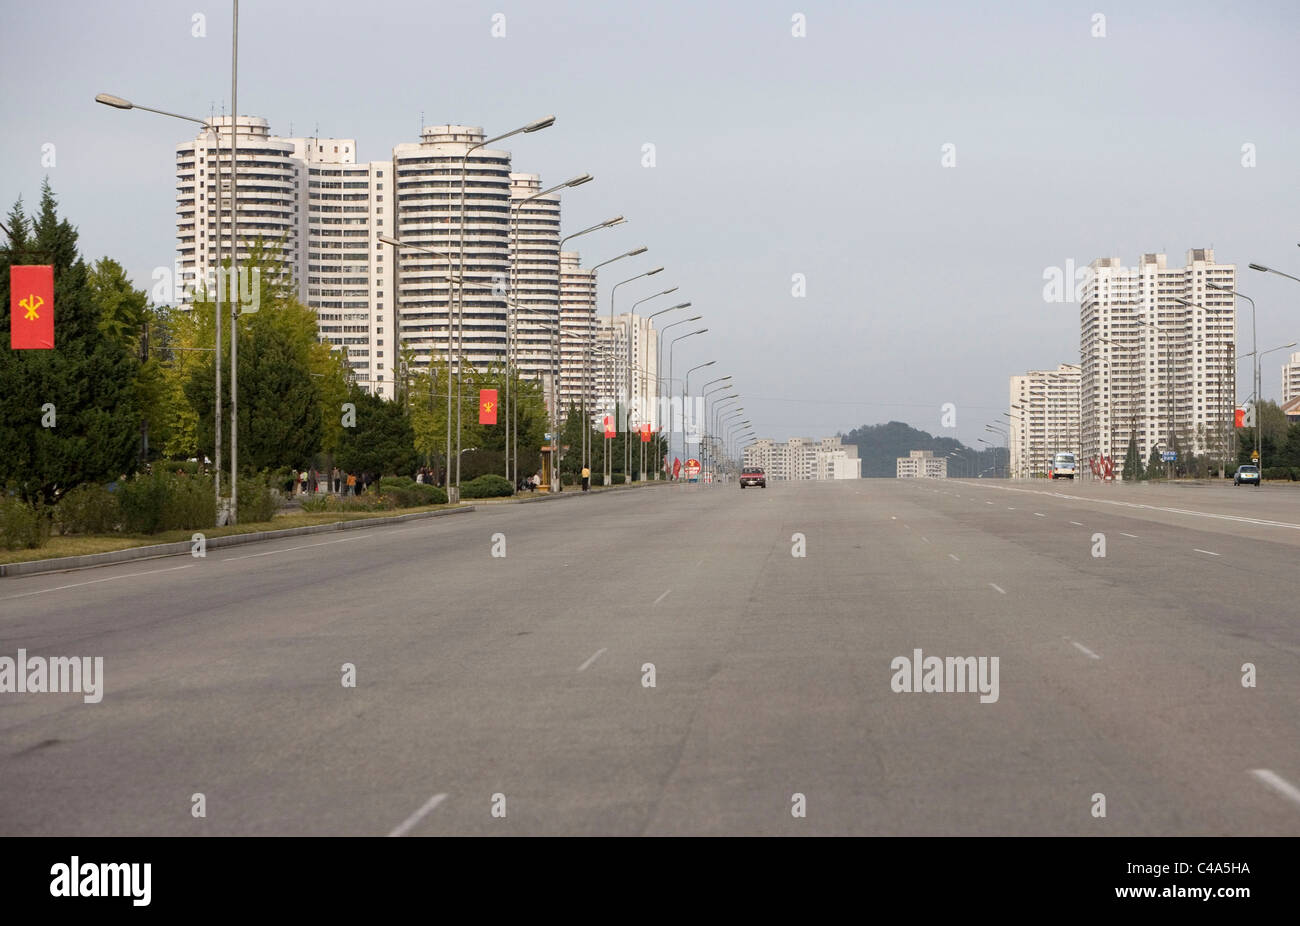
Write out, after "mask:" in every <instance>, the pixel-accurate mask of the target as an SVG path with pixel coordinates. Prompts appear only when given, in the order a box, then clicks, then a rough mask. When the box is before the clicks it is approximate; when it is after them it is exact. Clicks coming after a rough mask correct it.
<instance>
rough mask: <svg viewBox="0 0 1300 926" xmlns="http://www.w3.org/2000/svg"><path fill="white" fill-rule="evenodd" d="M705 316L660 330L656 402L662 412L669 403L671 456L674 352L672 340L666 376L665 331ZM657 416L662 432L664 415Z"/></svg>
mask: <svg viewBox="0 0 1300 926" xmlns="http://www.w3.org/2000/svg"><path fill="white" fill-rule="evenodd" d="M689 304H690V303H683V305H689ZM703 317H704V316H703V315H692V316H691V317H690V318H683V319H680V320H679V321H675V322H672V323H671V324H667V325H664V326H663V328H661V329H660V331H659V340H658V341H657V342H656V343H655V349H656V352H657V356H656V357H655V402H656V404H657V405H658V406H659V409H658V412H662V411H663V410H664V405H665V403H666V404H667V405H668V446H667V447H666V448H665V449H666V450H667V451H668V455H669V456H671V455H672V434H673V403H672V388H673V386H672V382H671V377H672V353H673V352H672V342H671V341H669V342H668V377H665V376H664V373H663V371H664V333H665V332H666V331H667V330H668V329H669V328H675V327H677V326H678V325H685V324H686V323H688V322H697V321H699V320H700V319H701V318H703ZM665 382H667V383H668V387H667V388H666V389H662V392H663V395H662V397H661V396H660V391H661V387H662V386H663V384H664V383H665ZM655 417H656V418H657V419H660V424H659V430H660V432H662V431H663V423H662V418H663V416H662V415H661V414H656V415H655Z"/></svg>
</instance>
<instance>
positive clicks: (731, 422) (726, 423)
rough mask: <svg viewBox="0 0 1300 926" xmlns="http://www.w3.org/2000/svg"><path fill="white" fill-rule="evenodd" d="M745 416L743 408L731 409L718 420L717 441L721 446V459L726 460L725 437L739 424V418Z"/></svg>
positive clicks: (727, 455) (727, 453) (727, 456)
mask: <svg viewBox="0 0 1300 926" xmlns="http://www.w3.org/2000/svg"><path fill="white" fill-rule="evenodd" d="M744 414H745V408H744V406H740V407H737V408H732V409H729V410H728V411H727V413H726V414H725V415H723V416H721V417H720V418H719V419H718V441H719V443H720V444H721V445H722V459H723V460H724V461H725V460H728V458H729V451H728V448H727V437H728V435H729V433H730V430H731V429H732V428H734V427H735V426H736V425H738V424H739V423H740V421H741V420H742V419H741V416H742V415H744Z"/></svg>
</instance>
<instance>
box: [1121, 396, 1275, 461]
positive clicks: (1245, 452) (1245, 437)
mask: <svg viewBox="0 0 1300 926" xmlns="http://www.w3.org/2000/svg"><path fill="white" fill-rule="evenodd" d="M1256 415H1257V416H1258V418H1257V420H1258V422H1259V449H1260V461H1261V462H1262V463H1263V466H1264V471H1265V474H1266V475H1268V474H1270V473H1271V474H1272V477H1271V478H1291V479H1294V478H1300V476H1297V475H1291V472H1292V471H1297V472H1300V424H1291V423H1290V422H1289V421H1288V420H1287V417H1286V413H1285V412H1283V411H1282V408H1281V406H1279V405H1278V404H1277V403H1276V402H1273V401H1271V400H1265V401H1263V402H1260V403H1259V404H1258V405H1257V406H1256ZM1235 430H1236V433H1235V443H1236V454H1235V456H1236V463H1235V465H1234V464H1231V463H1229V464H1228V465H1227V466H1226V472H1227V473H1228V474H1229V475H1231V474H1232V473H1233V472H1234V471H1235V467H1236V466H1240V465H1241V464H1243V463H1250V462H1251V453H1252V452H1253V451H1254V449H1255V428H1237V429H1235ZM1172 449H1173V450H1174V451H1175V452H1176V453H1178V460H1177V461H1176V462H1175V463H1174V464H1173V467H1172V470H1173V473H1174V475H1175V476H1192V477H1198V478H1205V477H1210V476H1217V475H1218V472H1219V469H1220V466H1221V464H1223V463H1224V462H1225V461H1224V460H1223V458H1222V455H1220V454H1213V453H1210V454H1204V455H1199V456H1196V455H1188V454H1186V453H1184V452H1182V451H1180V449H1179V448H1178V447H1177V445H1176V444H1175V446H1174V447H1173V448H1172ZM1170 469H1171V467H1170V464H1168V463H1165V462H1164V461H1163V460H1161V459H1160V450H1159V449H1157V448H1152V450H1151V454H1150V457H1149V458H1148V459H1147V461H1146V462H1145V464H1144V463H1143V461H1142V456H1141V454H1140V453H1139V452H1138V441H1137V434H1136V433H1130V434H1129V441H1128V450H1127V452H1126V453H1125V454H1124V467H1123V470H1122V472H1121V476H1122V478H1123V479H1125V480H1126V481H1132V480H1141V479H1162V478H1164V477H1165V476H1167V475H1168V474H1169V472H1170ZM1283 473H1285V474H1286V475H1283Z"/></svg>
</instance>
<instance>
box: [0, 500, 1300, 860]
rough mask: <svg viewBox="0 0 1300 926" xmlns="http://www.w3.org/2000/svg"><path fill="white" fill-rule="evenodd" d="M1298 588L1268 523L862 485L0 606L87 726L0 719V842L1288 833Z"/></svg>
mask: <svg viewBox="0 0 1300 926" xmlns="http://www.w3.org/2000/svg"><path fill="white" fill-rule="evenodd" d="M494 553H495V554H504V555H494ZM1101 553H1104V555H1100V554H1101ZM799 554H801V555H799ZM1298 567H1300V492H1295V491H1288V490H1287V489H1285V488H1281V487H1277V488H1274V487H1265V488H1263V489H1258V490H1257V489H1253V488H1242V489H1238V490H1236V491H1235V492H1234V491H1233V490H1232V489H1231V488H1230V487H1227V486H1209V487H1203V488H1194V487H1188V488H1182V487H1154V486H1139V487H1131V486H1098V485H1095V484H1092V485H1087V484H1080V485H1074V484H1070V483H1065V484H1056V483H1052V484H1048V483H1043V482H1035V483H1025V484H1011V483H1007V482H1002V481H997V482H994V481H990V480H975V481H958V480H946V481H942V480H940V481H933V480H920V481H910V482H899V481H895V480H860V481H851V482H839V483H802V484H778V485H774V486H772V487H771V488H769V489H767V490H759V489H755V490H745V491H740V490H738V489H737V488H736V487H735V485H734V484H733V485H730V486H655V487H650V488H647V489H644V490H640V491H633V492H619V493H608V494H597V495H590V496H586V497H582V496H578V497H567V498H563V499H556V500H553V501H548V502H544V503H540V504H501V505H486V506H483V507H481V508H480V509H479V510H478V511H476V512H473V513H470V514H466V515H459V516H456V517H451V518H440V519H433V520H429V521H424V522H417V523H413V524H406V525H403V526H401V527H388V528H384V527H380V528H373V529H365V530H358V531H352V532H348V533H347V534H346V535H345V536H341V537H333V538H331V537H321V536H310V537H297V538H292V539H286V540H282V541H276V542H273V543H267V544H254V545H249V546H243V547H238V548H228V549H224V550H216V551H212V552H210V553H209V555H208V556H207V557H206V558H204V559H193V558H191V557H173V558H166V559H157V560H148V561H144V562H136V563H131V564H125V565H121V566H116V567H110V568H103V569H95V570H86V571H81V572H74V573H66V574H60V575H47V576H40V577H31V578H9V579H3V580H0V656H2V657H10V658H13V657H16V656H17V651H18V650H19V649H20V648H22V649H24V650H26V651H27V653H28V655H29V656H92V657H102V658H103V661H104V663H103V664H104V685H103V689H104V691H103V698H102V700H101V701H100V702H99V703H85V701H84V700H83V698H82V697H81V696H80V695H78V694H40V693H7V694H0V755H2V758H0V762H2V763H3V769H4V773H3V775H2V776H0V833H3V834H194V835H212V834H236V833H250V834H378V835H385V834H390V833H392V834H395V835H408V836H417V835H436V834H460V833H470V834H536V833H576V834H641V833H648V834H668V833H697V834H727V833H760V834H814V833H816V834H826V833H863V834H1029V833H1043V834H1095V835H1133V834H1150V835H1163V834H1290V835H1295V834H1297V833H1300V790H1298V789H1300V711H1298V710H1297V706H1298V705H1300V593H1298V592H1297V591H1296V589H1297V584H1296V583H1297V568H1298ZM917 650H920V651H921V653H922V666H921V667H918V672H917V674H916V675H913V673H912V669H911V668H910V666H909V667H908V668H907V669H906V670H903V669H899V668H897V667H898V666H899V665H900V664H899V663H898V662H897V660H900V659H904V658H905V659H907V660H909V661H910V660H912V659H913V657H914V654H915V651H917ZM931 656H934V657H940V659H944V658H948V657H952V659H953V661H952V664H953V665H954V666H958V665H959V664H958V663H956V659H958V658H965V657H973V659H972V660H971V661H970V662H969V663H966V662H963V663H960V666H966V665H971V666H974V665H976V664H977V660H979V659H980V658H983V660H984V662H983V665H984V667H985V670H986V671H985V676H984V681H985V682H986V685H985V688H984V693H983V695H981V692H980V691H964V692H953V691H935V690H931V691H921V692H906V691H896V690H895V688H896V687H900V686H901V685H902V681H901V679H904V678H905V679H907V681H908V687H910V684H911V682H912V680H913V679H914V678H917V677H919V676H920V674H921V673H920V671H919V668H923V667H925V662H924V660H925V659H926V657H931ZM993 658H996V659H997V663H996V667H997V668H996V675H994V674H993V672H994V669H993V667H994V663H993V662H992V659H993ZM345 664H350V665H351V666H353V667H355V687H348V686H345V685H344V684H343V680H344V676H345V670H344V668H343V667H344V665H345ZM942 665H943V666H944V667H945V668H944V672H941V673H938V674H935V673H931V676H930V681H931V682H932V683H933V684H932V685H931V687H935V686H938V687H940V688H944V687H948V686H950V685H954V684H955V682H956V681H958V680H960V678H961V676H960V673H954V674H953V676H952V678H951V679H950V678H948V676H947V674H946V673H947V665H949V664H948V663H943V664H942ZM1243 679H1244V680H1245V681H1246V682H1248V683H1249V684H1246V685H1243ZM994 680H996V685H995V686H994V685H993V684H992V682H993V681H994ZM651 681H653V685H651ZM971 684H972V686H974V684H975V680H974V679H972V682H971ZM923 687H924V683H923ZM196 795H202V798H201V799H200V798H197V797H196ZM199 801H201V804H202V807H203V809H204V812H205V816H202V817H197V816H195V815H194V812H193V808H194V807H195V806H197V802H199Z"/></svg>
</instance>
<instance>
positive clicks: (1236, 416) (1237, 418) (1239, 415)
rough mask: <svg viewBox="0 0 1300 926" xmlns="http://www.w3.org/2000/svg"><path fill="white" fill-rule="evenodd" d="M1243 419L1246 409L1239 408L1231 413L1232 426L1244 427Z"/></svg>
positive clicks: (1244, 418)
mask: <svg viewBox="0 0 1300 926" xmlns="http://www.w3.org/2000/svg"><path fill="white" fill-rule="evenodd" d="M1245 420H1246V410H1245V409H1244V408H1239V409H1237V410H1236V411H1235V412H1234V413H1233V416H1232V426H1233V427H1235V428H1244V427H1245V426H1246V425H1245V424H1244V422H1245Z"/></svg>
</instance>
